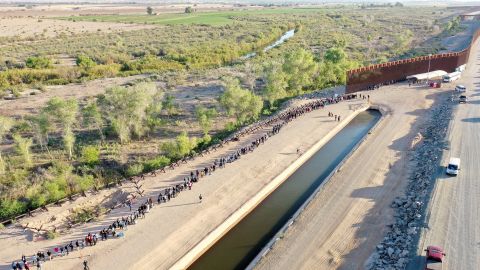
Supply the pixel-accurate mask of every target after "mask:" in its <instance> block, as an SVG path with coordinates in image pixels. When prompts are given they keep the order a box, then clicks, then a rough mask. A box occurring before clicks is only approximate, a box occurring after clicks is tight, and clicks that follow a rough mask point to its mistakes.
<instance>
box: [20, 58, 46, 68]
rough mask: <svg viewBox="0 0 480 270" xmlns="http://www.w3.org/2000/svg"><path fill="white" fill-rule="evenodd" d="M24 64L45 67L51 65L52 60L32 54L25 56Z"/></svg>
mask: <svg viewBox="0 0 480 270" xmlns="http://www.w3.org/2000/svg"><path fill="white" fill-rule="evenodd" d="M25 65H26V66H27V67H29V68H33V69H45V68H51V67H52V60H51V59H50V58H47V57H42V56H32V57H29V58H27V60H26V61H25Z"/></svg>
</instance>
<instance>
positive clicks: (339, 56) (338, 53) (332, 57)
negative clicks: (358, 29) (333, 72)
mask: <svg viewBox="0 0 480 270" xmlns="http://www.w3.org/2000/svg"><path fill="white" fill-rule="evenodd" d="M346 57H347V56H346V53H345V51H343V49H341V48H330V49H328V50H327V51H326V52H325V55H324V57H323V59H324V60H325V61H327V62H331V63H334V64H339V63H341V62H343V61H345V59H346Z"/></svg>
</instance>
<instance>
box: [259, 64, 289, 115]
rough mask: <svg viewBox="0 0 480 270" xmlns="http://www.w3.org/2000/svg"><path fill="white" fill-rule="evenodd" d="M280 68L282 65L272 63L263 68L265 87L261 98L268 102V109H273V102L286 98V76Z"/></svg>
mask: <svg viewBox="0 0 480 270" xmlns="http://www.w3.org/2000/svg"><path fill="white" fill-rule="evenodd" d="M282 66H283V63H281V62H279V61H272V62H269V63H267V64H266V65H265V67H264V72H265V81H266V85H265V88H264V89H263V97H264V99H265V100H266V101H268V104H269V105H270V108H273V107H274V103H275V101H277V100H278V99H280V98H284V97H286V96H287V87H288V81H287V80H288V76H287V74H286V73H285V72H284V71H283V67H282Z"/></svg>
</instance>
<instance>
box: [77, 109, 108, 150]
mask: <svg viewBox="0 0 480 270" xmlns="http://www.w3.org/2000/svg"><path fill="white" fill-rule="evenodd" d="M82 116H83V124H84V125H85V126H86V127H94V128H95V129H97V130H98V134H99V135H100V140H101V141H102V142H103V141H104V139H105V136H104V135H103V131H102V128H103V119H102V114H101V112H100V109H99V108H98V106H97V103H96V102H89V103H88V104H87V105H86V106H85V107H83V109H82Z"/></svg>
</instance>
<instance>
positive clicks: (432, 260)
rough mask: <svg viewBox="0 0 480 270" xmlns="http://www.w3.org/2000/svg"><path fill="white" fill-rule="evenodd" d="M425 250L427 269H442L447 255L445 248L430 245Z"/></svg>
mask: <svg viewBox="0 0 480 270" xmlns="http://www.w3.org/2000/svg"><path fill="white" fill-rule="evenodd" d="M425 251H426V252H427V256H426V259H425V270H442V262H443V258H444V257H445V253H444V252H443V249H442V248H441V247H437V246H428V247H427V249H425Z"/></svg>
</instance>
